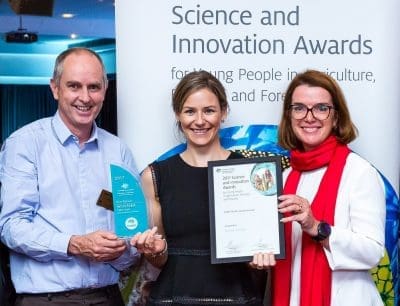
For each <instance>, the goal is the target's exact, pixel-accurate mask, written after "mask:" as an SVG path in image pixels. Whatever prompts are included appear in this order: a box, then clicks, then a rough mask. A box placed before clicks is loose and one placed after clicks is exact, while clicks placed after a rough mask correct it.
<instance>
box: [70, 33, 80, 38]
mask: <svg viewBox="0 0 400 306" xmlns="http://www.w3.org/2000/svg"><path fill="white" fill-rule="evenodd" d="M69 37H70V38H71V39H76V38H78V34H76V33H71V34H70V35H69Z"/></svg>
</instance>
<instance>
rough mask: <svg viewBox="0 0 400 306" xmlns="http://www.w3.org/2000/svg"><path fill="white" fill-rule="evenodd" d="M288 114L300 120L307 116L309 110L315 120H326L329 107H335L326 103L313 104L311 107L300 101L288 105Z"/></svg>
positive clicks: (329, 110)
mask: <svg viewBox="0 0 400 306" xmlns="http://www.w3.org/2000/svg"><path fill="white" fill-rule="evenodd" d="M289 109H290V111H291V112H290V115H291V117H292V118H293V119H296V120H302V119H304V118H306V117H307V115H308V112H311V114H312V115H313V117H314V118H315V119H317V120H326V119H328V117H329V114H330V113H331V109H333V110H334V109H335V107H333V106H331V105H326V104H324V103H318V104H315V105H314V106H313V107H310V108H309V107H307V106H305V105H304V104H301V103H295V104H291V105H290V106H289Z"/></svg>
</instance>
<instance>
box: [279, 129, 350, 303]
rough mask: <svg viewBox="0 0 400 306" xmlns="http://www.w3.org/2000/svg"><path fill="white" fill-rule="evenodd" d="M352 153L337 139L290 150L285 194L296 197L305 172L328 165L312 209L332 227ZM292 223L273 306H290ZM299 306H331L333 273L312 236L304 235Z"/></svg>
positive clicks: (286, 227)
mask: <svg viewBox="0 0 400 306" xmlns="http://www.w3.org/2000/svg"><path fill="white" fill-rule="evenodd" d="M349 153H350V150H349V148H348V147H347V146H346V145H342V144H340V143H339V142H338V141H337V139H336V137H334V136H330V137H328V138H327V139H326V140H325V141H324V142H323V143H322V144H321V145H319V146H318V147H317V148H315V149H313V150H311V151H308V152H301V151H298V150H293V151H291V157H290V158H291V159H290V164H291V166H292V168H293V170H292V171H291V172H290V173H289V176H288V178H287V180H286V184H285V187H284V189H283V194H296V190H297V185H298V183H299V180H300V176H301V173H302V171H310V170H314V169H318V168H321V167H324V166H327V170H326V172H325V174H324V176H323V177H322V180H321V183H320V185H319V188H318V191H317V194H316V195H315V198H314V200H313V202H312V205H311V210H312V212H313V215H314V217H315V218H316V219H317V220H324V221H325V222H327V223H329V224H331V225H333V223H334V214H335V205H336V197H337V193H338V189H339V183H340V179H341V176H342V172H343V168H344V165H345V163H346V158H347V156H348V154H349ZM291 242H292V223H291V222H288V223H285V248H286V258H285V259H284V260H278V261H277V264H276V266H275V268H274V273H273V282H272V286H273V292H272V294H273V295H272V296H273V306H288V305H289V300H290V287H291V271H292V270H291V269H292V267H291V263H292V245H291V244H292V243H291ZM300 274H301V276H300V277H301V279H300V306H329V305H330V303H331V283H332V271H331V269H330V268H329V265H328V261H327V259H326V256H325V254H324V250H323V247H322V245H321V244H320V243H318V242H316V241H314V240H312V239H311V238H310V236H309V235H307V234H304V233H303V235H302V252H301V272H300Z"/></svg>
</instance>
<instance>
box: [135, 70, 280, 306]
mask: <svg viewBox="0 0 400 306" xmlns="http://www.w3.org/2000/svg"><path fill="white" fill-rule="evenodd" d="M172 106H173V110H174V113H175V116H176V120H177V125H178V127H179V129H180V131H181V132H182V133H183V134H184V136H185V138H186V141H187V149H186V150H185V151H184V152H182V153H181V154H177V155H174V156H172V157H170V158H168V159H166V160H164V161H160V162H153V163H152V164H150V165H149V166H148V167H147V168H146V169H145V170H144V172H143V174H142V184H143V188H144V192H145V196H146V198H147V202H148V205H149V212H150V215H151V218H152V221H153V223H154V227H153V228H152V229H151V230H148V231H146V232H144V233H142V234H138V235H136V236H135V237H134V238H133V239H132V240H131V244H132V245H134V246H136V247H137V248H138V250H139V251H140V252H142V253H143V254H144V256H145V258H146V259H147V260H148V261H149V262H150V263H152V264H153V265H154V266H157V267H159V268H161V269H162V270H161V273H160V275H159V277H158V279H157V280H156V282H155V284H154V285H153V287H152V289H151V291H150V296H149V298H148V301H147V305H263V296H264V289H265V286H264V285H263V284H260V283H259V282H258V281H257V277H255V276H256V274H257V273H256V272H259V273H265V272H263V271H256V270H254V268H256V269H260V270H261V269H263V268H265V267H267V266H270V265H274V264H275V259H274V256H273V255H272V254H255V255H254V257H253V261H252V262H250V263H230V264H218V265H212V264H211V258H210V222H209V203H208V179H207V163H208V161H212V160H225V159H232V158H240V157H241V155H239V154H237V153H234V152H231V151H228V150H226V149H224V148H223V147H222V146H221V143H220V139H219V136H218V132H219V128H220V125H221V122H223V120H224V119H225V118H226V116H227V111H228V103H227V99H226V93H225V89H224V87H223V86H222V84H221V83H220V82H219V81H218V79H216V78H215V77H214V76H213V75H212V74H210V73H208V72H206V71H196V72H192V73H189V74H187V75H186V76H185V77H184V78H183V79H182V80H181V81H180V83H179V84H178V86H177V87H176V89H175V91H174V94H173V105H172ZM162 237H165V239H162ZM167 242H168V243H167Z"/></svg>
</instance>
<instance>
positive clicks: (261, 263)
mask: <svg viewBox="0 0 400 306" xmlns="http://www.w3.org/2000/svg"><path fill="white" fill-rule="evenodd" d="M275 264H276V261H275V255H274V254H272V253H257V254H254V256H253V261H251V262H249V266H250V267H252V268H253V269H257V270H265V269H268V268H270V267H272V266H275Z"/></svg>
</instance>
